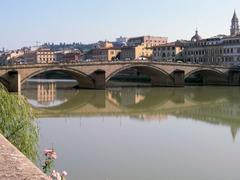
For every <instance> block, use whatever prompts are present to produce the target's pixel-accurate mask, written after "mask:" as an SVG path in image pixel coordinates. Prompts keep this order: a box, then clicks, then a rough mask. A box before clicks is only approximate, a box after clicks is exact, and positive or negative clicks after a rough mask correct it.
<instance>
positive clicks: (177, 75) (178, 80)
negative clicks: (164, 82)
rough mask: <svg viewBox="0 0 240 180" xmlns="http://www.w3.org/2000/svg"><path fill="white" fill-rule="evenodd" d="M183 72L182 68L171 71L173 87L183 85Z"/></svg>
mask: <svg viewBox="0 0 240 180" xmlns="http://www.w3.org/2000/svg"><path fill="white" fill-rule="evenodd" d="M184 74H185V72H184V71H182V70H176V71H174V72H173V78H174V86H175V87H184V85H185V81H184Z"/></svg>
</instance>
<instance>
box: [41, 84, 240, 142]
mask: <svg viewBox="0 0 240 180" xmlns="http://www.w3.org/2000/svg"><path fill="white" fill-rule="evenodd" d="M56 91H58V93H56ZM239 91H240V88H237V87H236V88H225V87H202V88H201V87H196V88H195V87H186V88H181V89H174V88H112V89H107V90H105V91H95V90H80V91H79V92H78V93H75V94H74V93H72V92H68V91H65V90H62V91H61V90H59V89H58V87H57V85H56V83H40V84H38V85H37V102H38V103H39V104H42V105H46V106H48V108H44V109H41V108H40V109H38V110H39V115H40V116H43V117H55V116H56V115H57V116H62V117H75V116H78V117H82V116H97V117H107V116H116V117H122V116H128V117H131V118H134V119H136V120H141V121H162V120H167V119H168V116H174V117H176V118H179V119H189V120H192V121H202V122H206V123H209V124H215V125H224V126H228V127H230V129H231V134H232V137H233V139H235V137H236V134H237V132H238V129H240V121H239V117H240V97H239V96H238V94H239ZM59 95H60V96H61V97H60V96H59ZM57 96H59V97H57ZM56 99H57V100H56ZM58 100H59V101H60V100H61V103H59V104H57V103H56V101H58ZM63 100H64V101H63ZM53 102H54V104H55V106H54V108H51V107H53V106H49V104H52V103H53ZM39 107H43V106H39Z"/></svg>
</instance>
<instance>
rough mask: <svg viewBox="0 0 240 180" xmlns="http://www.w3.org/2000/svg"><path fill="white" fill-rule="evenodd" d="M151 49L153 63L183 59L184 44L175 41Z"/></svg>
mask: <svg viewBox="0 0 240 180" xmlns="http://www.w3.org/2000/svg"><path fill="white" fill-rule="evenodd" d="M152 49H153V55H152V60H154V61H159V60H161V61H168V62H169V61H171V62H172V61H179V60H182V58H183V54H182V52H183V50H184V44H183V43H182V42H179V41H176V42H172V43H167V44H163V45H159V46H155V47H153V48H152Z"/></svg>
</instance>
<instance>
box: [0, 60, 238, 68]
mask: <svg viewBox="0 0 240 180" xmlns="http://www.w3.org/2000/svg"><path fill="white" fill-rule="evenodd" d="M138 63H140V64H164V65H173V66H174V65H175V66H201V67H206V66H207V67H209V68H214V67H224V68H233V67H234V68H235V69H236V68H239V69H240V66H232V65H222V64H221V65H219V64H199V63H190V62H187V63H186V62H168V61H157V60H150V59H148V60H139V59H135V60H118V61H116V60H115V61H108V60H105V61H103V60H91V61H90V60H89V61H85V60H83V61H77V62H64V61H59V62H52V63H24V64H6V65H0V68H17V67H29V66H45V65H49V66H56V65H61V66H66V65H67V66H74V65H88V64H95V65H97V64H105V65H106V64H107V65H111V64H138Z"/></svg>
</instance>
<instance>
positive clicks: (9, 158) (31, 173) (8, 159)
mask: <svg viewBox="0 0 240 180" xmlns="http://www.w3.org/2000/svg"><path fill="white" fill-rule="evenodd" d="M35 179H36V180H49V178H48V177H46V176H45V175H44V174H43V173H42V172H41V171H40V170H39V169H38V168H37V167H36V166H35V165H34V164H33V163H32V162H31V161H30V160H29V159H28V158H27V157H26V156H24V155H23V154H22V153H21V152H20V151H19V150H18V149H17V148H16V147H14V146H13V145H12V144H11V143H10V142H9V141H7V140H6V139H5V138H4V137H3V136H2V135H1V134H0V180H35Z"/></svg>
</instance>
